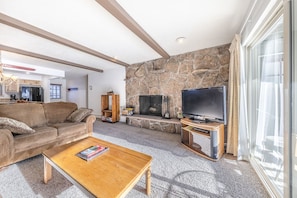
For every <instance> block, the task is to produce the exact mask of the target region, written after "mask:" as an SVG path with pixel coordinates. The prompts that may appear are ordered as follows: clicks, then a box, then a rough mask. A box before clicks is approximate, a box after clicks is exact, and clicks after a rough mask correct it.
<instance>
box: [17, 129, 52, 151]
mask: <svg viewBox="0 0 297 198" xmlns="http://www.w3.org/2000/svg"><path fill="white" fill-rule="evenodd" d="M34 129H35V133H30V134H22V135H15V136H14V146H15V151H16V152H20V151H24V150H28V149H30V148H35V147H38V146H40V145H45V144H48V143H49V142H51V141H54V140H55V139H56V138H57V135H58V132H57V129H56V128H54V127H47V126H43V127H38V128H34Z"/></svg>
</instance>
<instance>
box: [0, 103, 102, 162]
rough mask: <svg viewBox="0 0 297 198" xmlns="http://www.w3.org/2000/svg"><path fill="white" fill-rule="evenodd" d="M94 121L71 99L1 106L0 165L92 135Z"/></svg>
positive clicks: (85, 110) (88, 112)
mask: <svg viewBox="0 0 297 198" xmlns="http://www.w3.org/2000/svg"><path fill="white" fill-rule="evenodd" d="M95 120H96V117H95V116H94V115H91V110H89V109H83V108H80V109H78V108H77V105H76V104H75V103H70V102H53V103H43V104H41V103H16V104H3V105H0V167H3V166H6V165H9V164H12V163H15V162H18V161H21V160H24V159H27V158H29V157H32V156H35V155H38V154H41V153H42V151H44V150H46V149H49V148H52V147H55V146H58V145H62V144H66V143H69V142H73V141H76V140H79V139H82V138H85V137H87V136H91V135H92V131H93V124H94V121H95Z"/></svg>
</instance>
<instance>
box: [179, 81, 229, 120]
mask: <svg viewBox="0 0 297 198" xmlns="http://www.w3.org/2000/svg"><path fill="white" fill-rule="evenodd" d="M182 112H183V115H184V116H185V117H188V118H190V119H193V120H198V121H206V122H207V121H215V122H220V123H224V124H225V125H226V124H227V113H226V87H225V86H221V87H210V88H201V89H190V90H182Z"/></svg>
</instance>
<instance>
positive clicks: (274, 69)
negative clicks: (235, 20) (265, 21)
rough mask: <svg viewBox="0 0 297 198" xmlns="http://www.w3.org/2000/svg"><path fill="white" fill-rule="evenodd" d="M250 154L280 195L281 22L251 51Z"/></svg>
mask: <svg viewBox="0 0 297 198" xmlns="http://www.w3.org/2000/svg"><path fill="white" fill-rule="evenodd" d="M251 63H252V64H251V65H252V68H251V75H252V76H251V77H252V84H251V87H250V93H251V94H252V98H251V103H250V105H251V106H250V122H251V123H250V126H251V154H252V158H253V159H254V160H255V161H256V163H257V165H258V166H259V167H260V169H261V170H262V172H263V177H264V178H265V180H267V181H269V183H270V184H271V185H272V186H274V188H275V189H277V191H278V192H279V193H280V194H283V187H284V186H283V183H284V169H283V161H284V159H283V150H284V139H283V137H284V134H283V123H284V120H283V117H284V116H283V109H284V106H283V70H284V68H283V19H282V18H280V19H279V20H278V21H277V22H276V23H275V24H274V25H273V26H271V28H270V29H269V30H268V31H267V33H266V34H265V35H264V36H263V37H262V39H261V40H260V41H259V42H258V43H257V44H256V45H255V46H253V47H252V48H251Z"/></svg>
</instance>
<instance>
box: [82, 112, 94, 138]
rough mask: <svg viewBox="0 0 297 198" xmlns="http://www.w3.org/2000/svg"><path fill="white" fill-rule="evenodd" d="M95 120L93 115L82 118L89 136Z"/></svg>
mask: <svg viewBox="0 0 297 198" xmlns="http://www.w3.org/2000/svg"><path fill="white" fill-rule="evenodd" d="M95 121H96V116H95V115H89V116H87V117H86V118H85V119H84V120H83V122H85V123H86V124H87V130H88V134H89V136H92V134H93V127H94V122H95Z"/></svg>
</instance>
